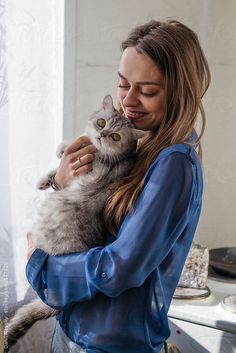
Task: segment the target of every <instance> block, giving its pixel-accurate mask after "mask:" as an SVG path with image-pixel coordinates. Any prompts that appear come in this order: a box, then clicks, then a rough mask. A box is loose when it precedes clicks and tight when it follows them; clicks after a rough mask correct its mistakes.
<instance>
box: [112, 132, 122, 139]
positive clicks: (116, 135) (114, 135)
mask: <svg viewBox="0 0 236 353" xmlns="http://www.w3.org/2000/svg"><path fill="white" fill-rule="evenodd" d="M111 137H112V139H113V140H114V141H120V139H121V136H120V134H117V133H116V132H114V133H113V134H111Z"/></svg>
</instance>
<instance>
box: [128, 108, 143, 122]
mask: <svg viewBox="0 0 236 353" xmlns="http://www.w3.org/2000/svg"><path fill="white" fill-rule="evenodd" d="M147 114H148V113H144V112H139V111H134V110H133V111H130V110H126V112H125V115H126V116H127V118H128V119H130V120H136V119H141V118H143V117H144V116H145V115H147Z"/></svg>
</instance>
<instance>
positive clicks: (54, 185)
mask: <svg viewBox="0 0 236 353" xmlns="http://www.w3.org/2000/svg"><path fill="white" fill-rule="evenodd" d="M49 185H50V187H51V188H53V190H55V191H58V190H61V187H60V185H59V184H58V182H57V181H56V174H53V175H51V176H50V178H49Z"/></svg>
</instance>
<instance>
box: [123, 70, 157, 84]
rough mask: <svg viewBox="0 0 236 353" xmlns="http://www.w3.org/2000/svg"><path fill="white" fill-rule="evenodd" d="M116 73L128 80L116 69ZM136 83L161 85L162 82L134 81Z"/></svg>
mask: <svg viewBox="0 0 236 353" xmlns="http://www.w3.org/2000/svg"><path fill="white" fill-rule="evenodd" d="M118 75H119V76H120V78H123V80H125V81H128V79H127V78H126V77H124V76H123V75H122V74H121V73H120V72H119V71H118ZM136 84H137V85H156V86H162V84H161V83H160V82H157V81H137V82H136Z"/></svg>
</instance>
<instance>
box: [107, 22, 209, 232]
mask: <svg viewBox="0 0 236 353" xmlns="http://www.w3.org/2000/svg"><path fill="white" fill-rule="evenodd" d="M128 47H135V48H136V50H137V52H138V53H142V54H145V55H148V56H149V57H150V58H151V59H152V60H153V61H154V63H155V64H156V65H157V67H158V69H159V70H160V71H161V72H162V73H163V75H164V78H165V105H164V106H165V108H164V112H165V113H164V117H163V119H162V121H161V124H160V126H159V127H158V129H157V130H156V131H151V132H150V133H149V136H148V137H146V138H145V140H144V141H142V143H141V144H139V146H138V148H137V156H136V161H135V165H134V168H133V169H132V171H131V173H130V174H129V176H128V177H125V178H123V179H122V180H121V181H120V182H119V183H117V188H116V192H115V194H114V195H112V197H110V199H109V200H108V202H107V204H106V206H105V209H104V219H105V223H106V226H107V228H108V229H109V230H110V231H111V232H112V233H113V234H116V232H117V230H118V228H119V226H120V224H121V222H122V220H123V218H124V216H125V215H126V214H128V213H129V212H130V211H131V210H132V209H133V206H134V203H135V201H136V199H137V197H138V195H139V193H140V191H141V188H142V184H143V179H144V176H145V173H146V172H147V170H148V168H149V167H150V165H151V163H152V162H153V161H154V160H155V158H156V157H157V155H158V154H159V153H160V152H161V151H162V150H163V149H164V148H166V147H168V146H171V145H174V144H177V143H186V144H189V145H191V143H190V142H189V141H188V139H189V137H190V135H191V133H192V132H193V131H195V123H196V119H197V116H198V113H200V116H201V118H202V127H201V132H200V134H199V136H198V138H197V141H195V142H194V144H197V145H198V155H199V158H200V160H201V159H202V149H201V144H200V139H201V137H202V135H203V133H204V129H205V113H204V109H203V105H202V97H203V95H204V93H205V92H206V90H207V88H208V86H209V83H210V71H209V67H208V63H207V60H206V58H205V55H204V53H203V51H202V49H201V46H200V43H199V40H198V37H197V35H196V33H195V32H193V31H192V30H191V29H190V28H188V27H187V26H185V25H184V24H182V23H180V22H178V21H176V20H168V21H164V22H159V21H150V22H148V23H146V24H144V25H142V26H138V27H136V28H134V29H133V30H132V31H131V32H130V34H129V35H128V37H127V39H126V40H124V41H123V42H122V43H121V49H122V51H124V50H125V49H126V48H128Z"/></svg>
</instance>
